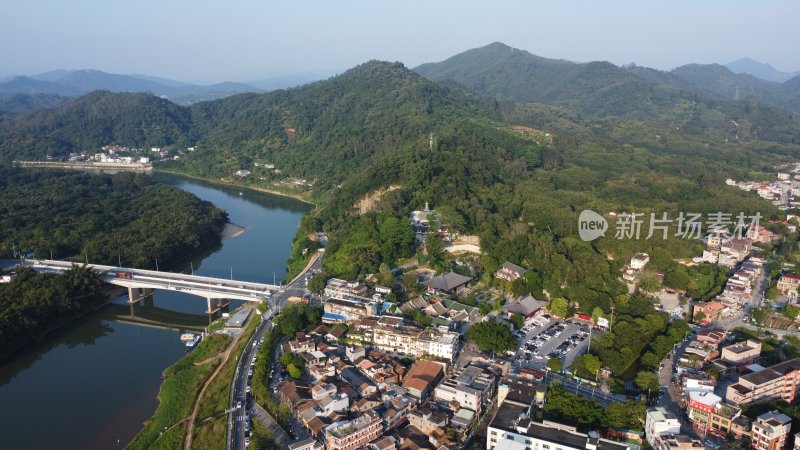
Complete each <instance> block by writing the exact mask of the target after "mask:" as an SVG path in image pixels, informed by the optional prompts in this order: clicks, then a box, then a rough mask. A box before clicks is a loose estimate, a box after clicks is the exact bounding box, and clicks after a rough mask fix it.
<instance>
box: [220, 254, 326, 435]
mask: <svg viewBox="0 0 800 450" xmlns="http://www.w3.org/2000/svg"><path fill="white" fill-rule="evenodd" d="M315 257H316V259H315V260H314V261H313V263H312V264H310V265H309V266H307V267H306V268H305V269H303V272H301V274H300V275H299V276H297V277H295V278H294V280H292V282H291V283H290V284H287V285H286V286H285V287H284V288H283V289H282V290H280V291H278V292H277V293H275V295H273V296H272V297H271V298H270V299H269V306H270V309H269V310H268V311H267V312H266V313H265V315H264V319H265V320H264V321H263V322H262V323H261V324H260V325H259V326H258V329H256V332H255V333H253V336H252V337H251V338H250V341H249V342H248V343H247V346H246V347H245V350H244V352H242V355H241V357H240V358H239V363H238V365H237V367H236V372H235V374H234V380H233V389H232V390H231V398H230V402H229V411H230V413H229V414H228V437H229V439H228V442H227V448H228V449H231V448H233V449H236V450H241V449H244V448H247V445H246V444H247V443H249V438H248V435H249V432H248V429H247V428H248V426H249V419H250V416H251V415H252V416H253V417H256V418H258V419H259V420H261V422H262V423H263V424H264V426H265V427H266V428H267V429H269V430H270V431H271V432H272V436H273V438H274V439H275V441H276V442H278V443H279V444H280V445H282V446H285V445H286V443H288V442H292V438H291V436H289V435H288V434H286V432H285V431H284V430H283V428H281V427H280V426H278V424H277V423H276V422H275V420H274V418H273V417H271V416H270V415H269V413H268V412H267V411H266V410H264V409H263V408H262V407H261V406H259V405H256V404H255V402H252V401H248V399H249V395H248V393H247V388H248V386H249V385H250V380H251V376H250V374H251V373H252V372H250V369H251V368H252V367H253V356H254V355H255V354H256V353H257V351H258V342H259V341H260V340H261V339H262V338H263V337H264V334H265V333H267V332H268V331H271V330H272V326H273V322H272V320H271V319H272V318H273V314H276V315H277V314H280V310H281V308H282V307H284V306H286V303H287V301H288V299H289V297H292V296H298V297H301V296H303V295H305V294H306V287H305V285H306V276H305V275H306V274H308V273H309V272H313V271H316V270H320V269H321V268H322V253H318V254H317V255H316V256H315ZM253 320H259V319H258V318H257V316H254V317H253ZM239 402H241V405H242V406H241V408H237V404H238V403H239Z"/></svg>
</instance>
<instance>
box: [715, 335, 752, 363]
mask: <svg viewBox="0 0 800 450" xmlns="http://www.w3.org/2000/svg"><path fill="white" fill-rule="evenodd" d="M760 354H761V343H760V342H758V341H754V340H752V339H748V340H747V341H745V342H737V343H736V344H731V345H727V346H725V347H722V355H720V357H721V358H722V359H724V360H725V361H730V362H732V363H742V362H746V361H752V360H754V359H756V358H758V356H759V355H760Z"/></svg>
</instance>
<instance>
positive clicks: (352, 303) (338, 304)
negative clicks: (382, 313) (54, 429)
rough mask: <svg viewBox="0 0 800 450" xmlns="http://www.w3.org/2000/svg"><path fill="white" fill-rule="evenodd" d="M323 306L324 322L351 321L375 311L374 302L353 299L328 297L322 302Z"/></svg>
mask: <svg viewBox="0 0 800 450" xmlns="http://www.w3.org/2000/svg"><path fill="white" fill-rule="evenodd" d="M323 308H324V310H325V313H324V314H323V315H322V321H323V322H325V323H338V322H352V321H354V320H358V319H360V318H362V317H366V316H371V315H373V314H375V313H376V305H375V303H373V302H367V301H363V300H353V299H348V300H345V299H339V298H329V299H327V300H325V301H324V302H323Z"/></svg>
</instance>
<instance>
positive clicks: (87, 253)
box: [83, 250, 89, 264]
mask: <svg viewBox="0 0 800 450" xmlns="http://www.w3.org/2000/svg"><path fill="white" fill-rule="evenodd" d="M83 256H85V257H86V264H89V251H88V250H84V251H83Z"/></svg>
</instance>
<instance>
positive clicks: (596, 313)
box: [592, 306, 605, 325]
mask: <svg viewBox="0 0 800 450" xmlns="http://www.w3.org/2000/svg"><path fill="white" fill-rule="evenodd" d="M601 317H605V313H604V312H603V308H601V307H599V306H595V307H594V309H592V322H594V323H595V325H596V324H597V321H598V320H599V319H600V318H601Z"/></svg>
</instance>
